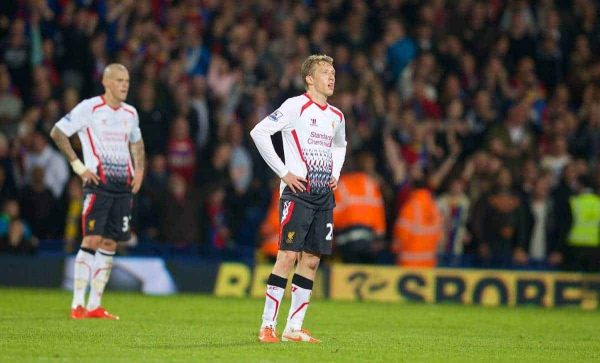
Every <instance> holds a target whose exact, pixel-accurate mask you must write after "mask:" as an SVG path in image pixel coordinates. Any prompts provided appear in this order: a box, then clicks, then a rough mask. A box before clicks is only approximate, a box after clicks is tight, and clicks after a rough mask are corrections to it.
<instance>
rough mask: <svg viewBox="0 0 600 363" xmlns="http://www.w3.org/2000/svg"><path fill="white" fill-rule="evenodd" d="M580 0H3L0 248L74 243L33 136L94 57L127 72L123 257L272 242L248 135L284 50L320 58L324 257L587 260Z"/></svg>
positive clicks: (595, 244) (259, 251)
mask: <svg viewBox="0 0 600 363" xmlns="http://www.w3.org/2000/svg"><path fill="white" fill-rule="evenodd" d="M598 11H599V4H598V2H597V1H592V0H573V1H562V0H557V1H552V0H538V1H525V0H506V1H503V0H493V1H477V0H456V1H450V0H448V1H445V0H429V1H414V0H389V1H383V0H373V1H366V0H330V1H310V0H305V1H291V0H283V1H276V0H249V1H233V0H179V1H178V0H148V1H134V0H47V1H44V0H15V1H3V2H2V3H1V4H0V44H1V47H0V131H1V134H0V203H1V205H2V215H1V216H0V236H1V237H0V250H2V251H8V252H12V253H35V251H36V249H38V248H39V249H42V247H43V245H44V243H50V242H48V241H51V240H59V241H61V246H63V247H61V248H64V251H65V252H71V251H73V250H74V247H75V246H76V245H77V244H78V243H79V240H80V227H79V223H80V215H81V209H82V205H81V195H82V190H81V189H82V188H81V183H80V180H79V179H78V178H77V177H76V176H74V175H73V174H72V173H70V169H69V168H68V164H67V163H66V160H65V159H64V158H63V157H62V155H61V154H60V153H59V152H58V151H57V150H56V149H55V148H54V146H53V145H52V143H51V142H49V139H48V132H49V130H50V129H51V128H52V126H53V125H54V123H55V122H56V121H58V119H59V118H60V117H62V116H63V115H64V114H65V113H67V112H69V110H70V109H71V108H72V107H73V106H74V105H75V104H77V102H79V101H80V100H81V99H84V98H88V97H91V96H94V95H97V94H100V93H101V92H102V88H101V83H100V77H101V74H102V70H103V69H104V67H105V66H106V65H107V64H109V63H111V62H113V61H114V62H119V63H122V64H124V65H125V66H127V67H128V69H129V70H130V74H131V87H130V92H129V101H128V102H129V103H130V104H132V105H134V106H135V107H136V108H137V110H138V113H139V118H140V126H141V129H142V134H143V137H144V141H145V145H146V152H147V155H148V167H147V173H146V178H145V180H144V185H143V187H142V190H141V192H140V194H139V196H138V197H137V199H136V208H135V215H134V225H135V231H136V234H137V244H136V243H134V241H130V243H129V244H128V245H129V249H128V250H124V251H123V252H124V253H136V252H137V253H143V252H150V253H164V252H165V251H167V252H169V253H179V254H188V255H189V254H195V253H198V254H199V255H201V256H205V257H207V258H215V259H242V260H252V259H254V258H255V257H257V258H262V259H267V258H272V257H273V256H274V252H276V249H277V233H278V227H277V222H278V221H277V213H276V210H275V208H276V203H274V202H273V199H274V198H276V193H275V190H276V188H277V187H278V180H277V179H275V178H274V174H273V172H272V171H271V170H270V169H269V168H268V167H267V165H266V164H265V163H264V162H262V159H261V158H260V155H259V154H258V152H257V150H256V148H255V146H254V145H253V143H252V142H251V141H250V140H249V135H248V133H249V130H251V129H252V128H253V126H254V125H255V124H256V123H257V122H258V121H260V120H261V119H263V118H264V117H266V116H268V115H269V114H270V113H271V112H272V111H273V110H274V109H276V108H277V107H278V106H279V105H280V104H281V102H282V101H283V100H285V99H286V98H287V97H291V96H294V95H298V94H301V93H302V92H303V91H304V90H303V83H302V79H301V78H300V64H301V62H302V60H303V59H305V58H306V57H307V56H308V55H310V54H313V53H325V54H328V55H330V56H332V57H333V58H334V60H335V63H334V65H335V68H336V72H337V73H336V92H335V94H334V96H333V97H332V98H331V99H330V100H329V102H330V103H331V104H333V105H336V106H337V107H338V108H339V109H341V110H342V111H343V112H344V114H345V118H346V133H347V137H348V156H347V161H346V165H345V167H344V172H343V174H342V177H341V183H340V187H339V189H338V190H337V191H336V198H337V201H338V208H336V215H335V218H336V219H335V221H336V222H335V224H336V252H335V257H334V259H337V260H343V261H347V262H362V263H398V264H400V265H403V266H431V265H435V264H437V265H440V266H462V267H471V266H475V267H502V268H543V269H577V270H595V271H598V270H600V252H599V251H600V232H599V225H600V216H599V214H600V212H599V211H600V197H599V196H598V193H597V192H598V190H599V189H598V187H599V186H600V184H599V182H600V168H599V166H600V160H599V158H598V157H599V156H600V154H599V152H600V58H598V57H597V56H596V54H598V52H599V51H600V22H599V21H598V19H599V16H598V15H599V13H598ZM274 141H275V143H276V145H277V144H279V145H281V141H280V140H278V139H277V138H276V137H275V138H274ZM582 215H583V216H584V217H585V218H584V217H582ZM586 218H587V219H586ZM62 241H64V244H62V243H63V242H62ZM148 246H153V247H151V248H150V247H148ZM161 246H168V247H161ZM148 248H149V249H148ZM255 252H256V253H255Z"/></svg>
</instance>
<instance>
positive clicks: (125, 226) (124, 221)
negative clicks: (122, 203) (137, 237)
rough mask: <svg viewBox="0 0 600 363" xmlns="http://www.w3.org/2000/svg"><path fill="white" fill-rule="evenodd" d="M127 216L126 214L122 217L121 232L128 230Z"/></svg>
mask: <svg viewBox="0 0 600 363" xmlns="http://www.w3.org/2000/svg"><path fill="white" fill-rule="evenodd" d="M129 218H131V217H128V216H125V217H123V228H122V229H121V230H122V231H123V232H127V231H129Z"/></svg>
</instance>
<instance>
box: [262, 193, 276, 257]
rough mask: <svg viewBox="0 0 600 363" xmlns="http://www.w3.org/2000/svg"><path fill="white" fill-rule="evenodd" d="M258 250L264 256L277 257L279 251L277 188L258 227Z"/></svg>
mask: <svg viewBox="0 0 600 363" xmlns="http://www.w3.org/2000/svg"><path fill="white" fill-rule="evenodd" d="M259 233H260V237H261V246H260V250H261V251H262V253H264V254H265V255H266V256H270V257H277V252H278V251H279V187H277V189H276V190H275V192H274V193H273V197H272V198H271V203H270V204H269V210H268V211H267V215H266V216H265V219H264V220H263V222H262V224H261V225H260V231H259Z"/></svg>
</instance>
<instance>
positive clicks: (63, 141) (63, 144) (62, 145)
mask: <svg viewBox="0 0 600 363" xmlns="http://www.w3.org/2000/svg"><path fill="white" fill-rule="evenodd" d="M50 137H51V138H52V140H54V143H55V144H56V146H57V147H58V148H59V149H60V151H62V152H63V154H65V156H66V157H67V160H69V162H71V161H74V160H76V159H77V154H76V153H75V150H73V146H72V145H71V141H70V140H69V137H68V136H67V135H65V134H64V133H63V132H62V131H60V129H59V128H58V127H56V126H54V127H53V128H52V131H50Z"/></svg>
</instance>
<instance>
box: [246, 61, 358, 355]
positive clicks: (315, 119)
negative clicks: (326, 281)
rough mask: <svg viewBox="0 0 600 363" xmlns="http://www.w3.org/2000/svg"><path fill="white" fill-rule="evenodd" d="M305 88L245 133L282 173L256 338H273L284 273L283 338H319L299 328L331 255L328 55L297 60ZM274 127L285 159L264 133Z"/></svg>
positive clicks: (331, 79) (338, 127)
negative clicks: (274, 250) (274, 246)
mask: <svg viewBox="0 0 600 363" xmlns="http://www.w3.org/2000/svg"><path fill="white" fill-rule="evenodd" d="M301 72H302V79H303V80H304V84H305V87H306V93H304V94H303V95H300V96H296V97H292V98H289V99H287V100H286V101H285V102H284V103H283V104H282V105H281V106H280V107H279V108H278V109H277V110H276V111H275V112H273V113H272V114H271V115H269V116H267V117H265V118H264V119H263V120H262V121H260V122H259V123H258V124H257V125H256V126H255V127H254V129H253V130H252V131H251V132H250V135H251V136H252V138H253V140H254V142H255V143H256V146H257V148H258V150H259V152H260V154H261V156H262V157H263V159H264V160H265V162H266V163H267V164H268V165H269V166H270V167H271V169H273V171H274V172H275V173H276V174H277V175H278V176H279V177H280V178H281V187H280V191H281V193H280V194H281V198H280V202H279V203H280V204H279V211H280V213H279V217H280V229H279V252H278V254H277V261H276V262H275V266H274V267H273V271H272V273H271V275H270V276H269V278H268V280H267V293H266V299H265V306H264V310H263V316H262V320H263V321H262V325H261V328H260V332H259V341H261V342H265V343H277V342H279V337H278V336H277V333H276V329H275V328H276V325H277V314H278V312H279V308H280V306H281V301H282V298H283V295H284V291H285V287H286V285H287V278H288V276H289V274H290V272H291V271H292V269H293V268H294V265H295V263H296V262H297V263H298V264H297V267H296V270H295V273H294V276H293V277H292V304H291V306H290V311H289V314H288V318H287V324H286V327H285V329H284V330H283V333H282V335H281V340H282V341H290V342H310V343H318V342H319V340H317V339H315V338H314V337H313V336H312V335H311V334H310V333H309V332H308V331H307V330H306V329H303V328H302V323H303V321H304V316H305V314H306V310H307V309H308V304H309V302H310V296H311V293H312V287H313V281H314V279H315V275H316V271H317V267H318V266H319V261H320V259H321V255H329V254H331V248H332V242H333V208H334V206H335V201H334V197H333V190H334V189H335V188H336V187H337V181H338V179H339V176H340V172H341V169H342V165H343V164H344V159H345V156H346V132H345V120H344V115H343V114H342V112H340V110H338V109H337V108H335V107H333V106H331V105H329V104H328V103H327V97H329V96H331V95H333V90H334V87H335V69H334V68H333V59H332V58H331V57H328V56H326V55H311V56H310V57H308V58H307V59H306V60H305V61H304V63H303V64H302V69H301ZM278 131H281V133H282V138H283V150H284V157H285V163H284V162H283V161H282V160H281V158H279V156H277V153H276V152H275V148H274V147H273V144H272V142H271V135H273V134H274V133H276V132H278Z"/></svg>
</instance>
